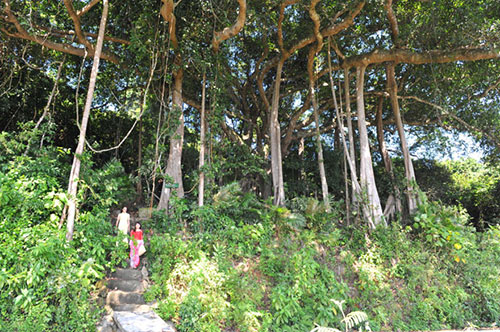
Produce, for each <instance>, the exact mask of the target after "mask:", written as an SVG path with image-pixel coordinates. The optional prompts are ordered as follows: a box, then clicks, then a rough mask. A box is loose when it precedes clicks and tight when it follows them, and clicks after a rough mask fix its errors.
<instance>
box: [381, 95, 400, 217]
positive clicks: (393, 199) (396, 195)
mask: <svg viewBox="0 0 500 332" xmlns="http://www.w3.org/2000/svg"><path fill="white" fill-rule="evenodd" d="M383 103H384V100H383V98H382V97H381V98H379V101H378V105H377V140H378V146H379V148H380V154H381V155H382V159H383V160H384V166H385V171H386V172H387V174H388V175H389V178H390V179H391V183H392V187H393V190H394V192H393V195H392V194H391V196H389V198H388V199H387V204H386V206H385V209H384V216H385V217H386V218H387V219H391V218H392V216H393V214H394V212H395V211H397V212H398V213H399V214H401V213H402V212H403V209H402V205H401V192H400V190H399V187H398V185H397V183H396V177H395V176H394V169H393V167H392V160H391V157H390V156H389V151H387V146H386V145H385V139H384V124H383V119H382V110H383Z"/></svg>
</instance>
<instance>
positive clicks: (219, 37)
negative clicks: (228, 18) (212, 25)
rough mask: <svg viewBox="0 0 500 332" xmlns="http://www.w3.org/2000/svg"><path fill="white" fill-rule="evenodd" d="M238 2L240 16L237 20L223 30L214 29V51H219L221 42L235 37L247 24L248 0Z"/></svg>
mask: <svg viewBox="0 0 500 332" xmlns="http://www.w3.org/2000/svg"><path fill="white" fill-rule="evenodd" d="M238 4H239V5H240V11H239V13H238V18H237V20H236V22H235V23H234V24H233V26H232V27H230V28H225V29H224V30H222V31H214V38H213V40H212V47H213V48H214V51H215V52H217V51H219V44H220V43H221V42H223V41H224V40H226V39H229V38H231V37H234V36H236V35H237V34H238V32H240V30H241V29H242V28H243V26H244V25H245V20H246V12H247V2H246V0H238Z"/></svg>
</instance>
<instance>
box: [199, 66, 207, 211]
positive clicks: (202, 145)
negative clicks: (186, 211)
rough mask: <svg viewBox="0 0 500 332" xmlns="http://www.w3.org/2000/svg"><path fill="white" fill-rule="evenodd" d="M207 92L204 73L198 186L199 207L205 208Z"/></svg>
mask: <svg viewBox="0 0 500 332" xmlns="http://www.w3.org/2000/svg"><path fill="white" fill-rule="evenodd" d="M205 90H206V74H205V73H203V85H202V87H201V114H200V161H199V167H198V169H199V172H200V182H199V184H198V206H203V198H204V194H205V172H203V166H204V165H205V131H206V128H205Z"/></svg>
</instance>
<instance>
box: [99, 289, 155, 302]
mask: <svg viewBox="0 0 500 332" xmlns="http://www.w3.org/2000/svg"><path fill="white" fill-rule="evenodd" d="M145 303H146V302H145V301H144V297H142V294H141V293H133V292H124V291H120V290H115V291H110V292H109V293H108V296H107V297H106V304H108V305H110V306H114V305H120V304H145Z"/></svg>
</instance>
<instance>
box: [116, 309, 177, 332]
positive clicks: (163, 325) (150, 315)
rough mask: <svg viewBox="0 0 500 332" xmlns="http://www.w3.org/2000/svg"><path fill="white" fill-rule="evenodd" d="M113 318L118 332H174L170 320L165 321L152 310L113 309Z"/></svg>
mask: <svg viewBox="0 0 500 332" xmlns="http://www.w3.org/2000/svg"><path fill="white" fill-rule="evenodd" d="M113 319H114V321H115V323H116V326H117V327H118V331H120V332H176V330H175V328H174V326H173V324H172V323H170V322H168V323H167V322H165V321H164V320H163V319H161V318H160V316H158V315H157V314H156V313H154V312H152V311H151V312H146V313H135V312H127V311H115V312H114V313H113Z"/></svg>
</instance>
